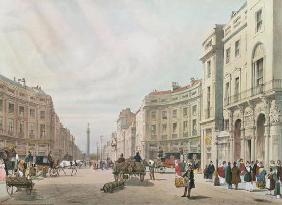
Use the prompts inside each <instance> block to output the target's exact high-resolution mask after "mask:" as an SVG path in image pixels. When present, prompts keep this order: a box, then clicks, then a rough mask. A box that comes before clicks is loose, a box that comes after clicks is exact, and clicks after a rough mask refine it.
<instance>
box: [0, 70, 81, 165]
mask: <svg viewBox="0 0 282 205" xmlns="http://www.w3.org/2000/svg"><path fill="white" fill-rule="evenodd" d="M10 145H16V151H17V153H18V154H19V157H20V158H23V157H25V155H26V154H27V152H28V151H31V152H32V153H33V154H34V155H36V156H47V155H48V153H49V151H52V153H53V156H54V157H55V158H56V159H62V158H63V157H64V156H65V155H66V154H68V155H72V156H73V157H74V158H76V159H79V158H81V157H82V156H81V151H80V150H79V148H78V146H77V145H76V144H75V138H74V136H73V135H72V134H71V132H70V130H69V129H67V128H65V127H64V126H63V124H62V123H61V122H60V118H59V116H58V115H57V114H56V112H55V110H54V106H53V101H52V97H51V96H50V95H47V94H46V93H45V92H44V91H43V90H42V89H41V88H40V87H39V86H37V87H28V86H26V82H25V79H18V80H16V79H14V80H10V79H8V78H6V77H4V76H2V75H0V148H3V147H6V146H10Z"/></svg>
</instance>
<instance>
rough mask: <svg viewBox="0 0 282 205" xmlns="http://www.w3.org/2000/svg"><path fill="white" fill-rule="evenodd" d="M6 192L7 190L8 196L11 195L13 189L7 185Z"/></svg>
mask: <svg viewBox="0 0 282 205" xmlns="http://www.w3.org/2000/svg"><path fill="white" fill-rule="evenodd" d="M6 190H7V193H8V194H9V195H10V196H12V195H13V193H14V187H13V186H8V185H7V184H6Z"/></svg>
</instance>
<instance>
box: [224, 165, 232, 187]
mask: <svg viewBox="0 0 282 205" xmlns="http://www.w3.org/2000/svg"><path fill="white" fill-rule="evenodd" d="M225 182H226V184H227V187H228V189H232V172H231V163H230V162H228V165H227V167H226V169H225Z"/></svg>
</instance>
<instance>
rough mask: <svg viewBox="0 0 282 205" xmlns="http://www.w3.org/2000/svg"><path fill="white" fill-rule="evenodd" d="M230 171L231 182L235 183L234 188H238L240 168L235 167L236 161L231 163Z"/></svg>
mask: <svg viewBox="0 0 282 205" xmlns="http://www.w3.org/2000/svg"><path fill="white" fill-rule="evenodd" d="M231 172H232V184H234V185H235V189H236V190H237V189H238V184H239V183H240V182H241V179H240V169H239V168H238V167H237V163H236V162H234V163H233V168H232V169H231Z"/></svg>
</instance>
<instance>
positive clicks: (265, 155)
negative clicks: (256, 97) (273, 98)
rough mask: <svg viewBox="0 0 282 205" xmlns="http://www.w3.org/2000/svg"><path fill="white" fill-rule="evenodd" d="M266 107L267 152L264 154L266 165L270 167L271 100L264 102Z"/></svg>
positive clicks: (265, 135) (265, 133) (265, 137)
mask: <svg viewBox="0 0 282 205" xmlns="http://www.w3.org/2000/svg"><path fill="white" fill-rule="evenodd" d="M264 105H265V124H264V126H265V132H264V143H265V146H264V148H265V152H264V161H265V162H264V163H265V165H266V167H268V166H269V138H270V119H269V112H270V102H269V100H267V99H265V100H264Z"/></svg>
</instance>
